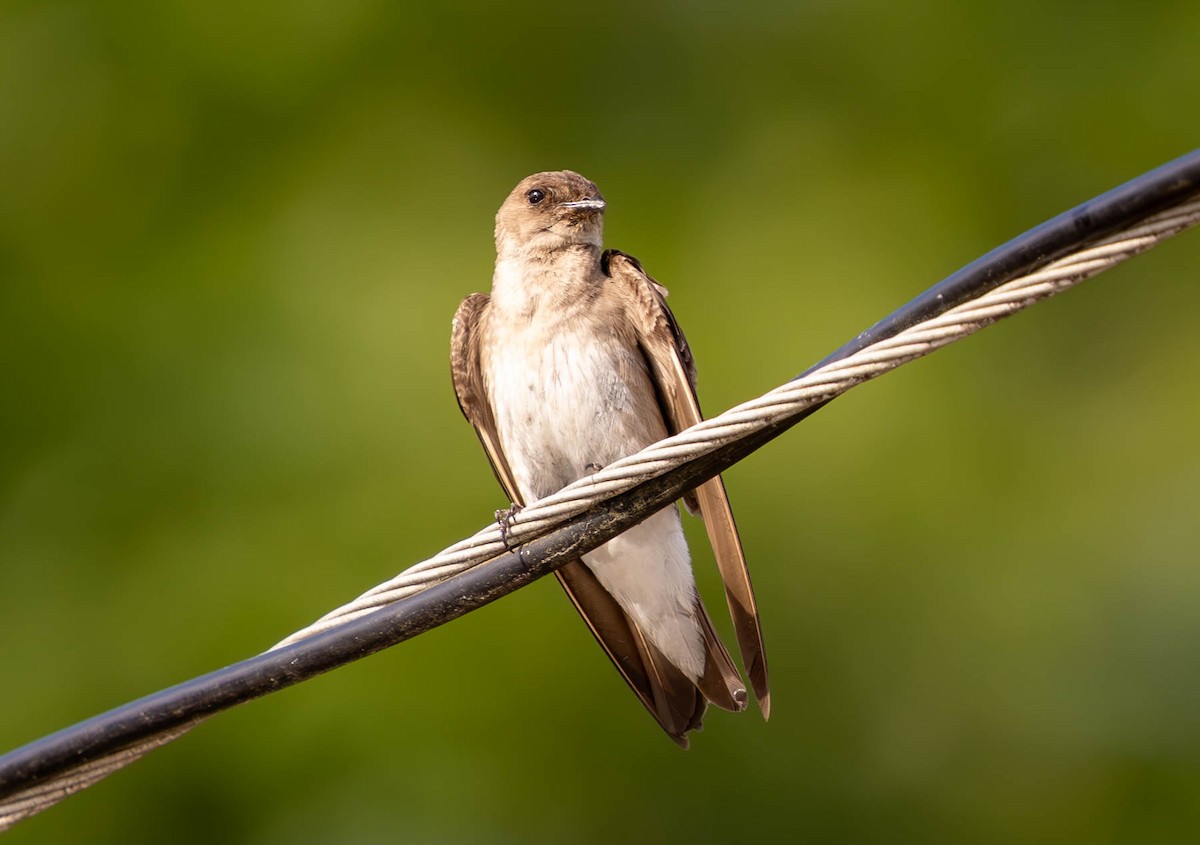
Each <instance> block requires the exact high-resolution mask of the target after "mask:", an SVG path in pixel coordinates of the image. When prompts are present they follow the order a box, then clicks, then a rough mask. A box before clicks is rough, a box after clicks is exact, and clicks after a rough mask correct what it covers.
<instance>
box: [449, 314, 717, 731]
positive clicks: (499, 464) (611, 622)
mask: <svg viewBox="0 0 1200 845" xmlns="http://www.w3.org/2000/svg"><path fill="white" fill-rule="evenodd" d="M489 301H490V297H488V296H487V294H482V293H475V294H472V295H471V296H468V297H467V298H466V299H464V300H463V301H462V304H461V305H459V307H458V311H457V312H455V314H454V323H453V330H452V333H451V340H450V374H451V377H452V379H453V381H454V392H455V395H456V396H457V397H458V406H459V408H460V409H461V410H462V412H463V416H464V417H466V418H467V421H468V422H469V423H471V425H472V426H473V427H474V428H475V433H476V434H477V435H478V436H479V442H480V443H482V444H483V450H484V452H485V453H486V454H487V457H488V461H490V462H491V465H492V469H493V471H494V472H495V473H496V478H497V479H498V480H499V482H500V486H501V487H503V488H504V493H505V495H507V496H508V498H509V501H511V502H512V503H513V504H516V505H520V504H524V502H523V500H522V496H521V493H520V491H519V490H518V489H517V484H516V480H515V479H514V477H513V474H512V470H511V469H510V468H509V466H508V462H507V460H506V459H505V457H504V452H503V450H502V449H501V448H500V439H499V436H498V434H497V431H496V423H495V419H494V418H493V416H492V410H491V405H490V404H489V403H488V401H487V395H486V393H485V391H484V387H483V376H482V371H481V368H480V366H479V332H478V326H479V322H480V319H481V318H483V316H484V314H485V311H486V309H487V305H488V302H489ZM554 574H555V575H556V576H557V578H558V582H559V583H560V584H562V586H563V589H564V590H565V591H566V593H567V596H568V597H569V598H570V599H571V601H572V603H573V604H574V605H575V609H576V610H578V611H579V615H580V616H582V617H583V621H584V622H586V623H587V626H588V628H589V629H590V630H591V632H592V635H593V636H594V637H595V638H596V641H597V642H598V643H599V644H600V646H601V647H602V648H603V649H604V651H605V653H606V654H607V655H608V657H609V659H610V660H612V662H613V665H614V666H616V667H617V671H619V672H620V673H621V677H622V678H624V679H625V682H626V683H627V684H629V687H630V689H632V690H633V692H634V694H635V695H637V697H638V700H639V701H641V702H642V704H643V705H644V706H645V708H646V709H647V710H648V711H649V712H650V715H652V716H653V717H654V718H655V720H656V721H657V722H658V723H659V725H661V726H662V729H663V730H664V731H666V733H667V734H668V736H670V737H671V739H673V740H674V741H675V742H676V743H678V744H679V745H680V746H682V747H683V748H687V747H688V740H687V736H686V732H687V731H688V730H692V729H693V728H695V727H697V726H699V724H700V720H701V718H702V717H703V715H704V710H705V701H704V697H703V696H702V695H701V694H700V693H699V692H698V691H697V689H696V687H695V685H694V684H692V682H691V681H689V680H688V679H687V678H686V677H685V676H684V675H683V674H682V673H681V672H680V671H679V670H678V669H677V668H676V667H675V666H674V665H673V664H671V662H670V661H668V660H667V659H666V658H665V657H663V656H662V654H660V653H659V652H658V650H657V649H655V648H654V647H653V646H651V645H650V644H649V642H648V641H647V640H646V638H645V636H644V635H643V634H642V632H641V631H640V630H639V629H638V626H637V624H636V623H634V622H633V621H632V620H631V619H630V618H629V617H628V616H627V615H626V614H625V611H624V610H622V609H621V606H620V605H619V604H617V601H616V599H614V598H613V597H612V596H611V595H610V594H609V593H608V591H607V590H605V589H604V588H603V587H602V586H600V582H599V581H597V580H596V577H595V576H594V575H593V574H592V572H591V570H589V569H588V568H587V567H586V566H584V564H583V563H582V561H578V560H575V561H571V562H570V563H567V564H565V565H564V566H562V567H561V568H559V569H558V570H556V571H555V573H554ZM710 627H711V626H710Z"/></svg>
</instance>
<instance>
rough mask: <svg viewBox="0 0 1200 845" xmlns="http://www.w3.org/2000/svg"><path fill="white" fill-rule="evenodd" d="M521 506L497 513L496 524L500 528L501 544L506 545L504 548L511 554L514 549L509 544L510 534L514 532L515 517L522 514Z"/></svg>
mask: <svg viewBox="0 0 1200 845" xmlns="http://www.w3.org/2000/svg"><path fill="white" fill-rule="evenodd" d="M521 509H522V508H521V506H520V505H517V504H514V505H513V506H512V507H511V508H501V509H500V510H498V511H496V523H497V524H498V525H499V526H500V542H502V543H504V548H506V549H508V550H509V551H510V552H511V551H512V550H513V547H512V546H511V545H510V544H509V542H508V532H509V531H510V530H512V521H513V517H515V516H516V515H517V514H519V513H520V512H521Z"/></svg>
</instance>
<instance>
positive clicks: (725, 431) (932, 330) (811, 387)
mask: <svg viewBox="0 0 1200 845" xmlns="http://www.w3.org/2000/svg"><path fill="white" fill-rule="evenodd" d="M1198 222H1200V200H1194V201H1192V202H1190V203H1187V204H1186V205H1183V206H1179V207H1177V208H1174V209H1171V210H1169V211H1166V212H1163V213H1161V214H1158V215H1156V216H1155V217H1153V218H1151V219H1150V220H1147V221H1146V222H1145V223H1144V224H1143V225H1140V226H1137V227H1134V228H1132V229H1129V230H1127V231H1125V232H1121V233H1120V234H1117V235H1113V236H1110V237H1108V238H1105V239H1103V240H1101V241H1099V242H1097V243H1096V244H1094V245H1093V246H1091V247H1089V248H1087V249H1084V250H1082V251H1080V252H1078V253H1075V254H1073V255H1070V256H1067V257H1065V258H1061V259H1059V260H1058V261H1055V262H1053V263H1051V264H1049V265H1047V266H1046V267H1044V268H1042V269H1040V270H1038V271H1036V272H1034V273H1031V274H1029V275H1027V276H1023V277H1020V278H1017V279H1014V280H1012V281H1011V282H1008V283H1007V284H1004V285H1001V286H1000V287H997V288H995V289H993V290H992V291H990V292H989V293H986V294H984V295H983V296H981V297H979V298H978V299H976V300H973V301H971V302H968V303H965V304H963V305H960V306H958V307H957V308H953V309H951V310H949V311H947V312H946V313H945V314H942V315H941V316H939V317H935V318H933V319H931V320H927V321H925V322H923V323H919V324H918V325H916V326H913V327H912V328H909V329H906V330H904V331H902V332H900V333H899V334H897V335H895V336H893V337H890V338H887V339H884V340H881V341H879V342H877V343H874V344H872V345H870V346H868V347H866V348H865V349H863V350H862V351H860V352H857V353H855V354H853V355H850V356H848V357H846V358H843V359H841V360H839V361H834V362H832V363H829V364H827V365H825V366H822V367H820V368H819V369H816V370H814V371H813V372H811V373H809V374H807V375H805V376H802V377H800V378H798V379H796V380H794V381H790V382H787V383H786V384H783V385H781V386H780V387H777V388H775V389H774V390H772V391H770V392H769V393H766V394H764V395H763V396H760V397H759V398H757V399H752V400H751V401H749V402H745V403H743V404H741V405H738V406H736V407H734V408H731V409H729V410H728V411H726V412H725V413H723V414H721V415H719V416H716V417H713V418H711V419H708V420H705V421H704V422H702V423H700V424H698V425H695V426H692V427H691V428H689V429H687V430H686V431H682V432H680V433H679V434H677V435H675V436H673V437H668V438H667V439H665V440H661V441H659V442H658V443H655V444H653V445H651V446H648V447H647V448H645V449H643V450H642V451H640V452H638V453H636V454H633V455H630V456H629V457H627V458H623V459H622V460H619V461H617V462H615V463H613V464H610V465H609V466H607V467H605V468H604V469H602V470H600V471H599V472H597V473H595V474H593V475H589V476H587V477H585V478H581V479H579V480H578V481H576V482H574V483H573V484H570V485H568V486H566V487H564V488H563V489H562V490H560V491H559V492H557V493H554V494H553V495H550V496H547V497H546V498H544V499H539V500H538V501H536V502H533V503H531V504H530V505H528V506H527V507H526V508H524V509H523V510H521V511H520V512H519V513H517V515H516V516H514V517H513V518H512V519H511V520H510V522H509V525H508V528H507V532H506V533H507V544H508V546H515V545H520V544H522V543H525V542H528V541H529V540H532V539H534V538H536V537H539V536H542V535H543V534H545V533H546V531H547V530H548V529H550V528H552V527H554V526H555V525H556V524H558V523H560V522H562V521H563V520H564V519H567V518H570V517H572V516H575V515H576V514H579V513H583V512H584V511H586V510H588V509H590V508H592V507H595V506H596V505H597V504H599V503H600V502H602V501H604V500H605V499H608V498H611V497H612V496H614V495H617V494H619V493H622V492H624V491H626V490H629V489H632V488H633V487H636V486H637V485H638V484H641V483H642V482H644V481H646V480H647V479H649V478H651V477H653V476H655V475H659V474H661V473H663V472H665V471H667V470H669V469H672V468H674V467H676V466H679V465H680V464H682V463H684V462H686V461H689V460H693V459H695V458H697V457H699V456H701V455H705V454H707V453H709V452H712V451H714V450H716V449H718V448H720V447H721V446H723V445H725V444H727V443H729V442H731V441H733V440H737V439H739V438H742V437H746V436H748V435H750V434H752V433H754V432H757V431H760V430H762V429H764V428H766V427H767V426H769V425H773V424H775V423H777V422H779V421H780V420H781V419H784V418H787V417H790V416H793V415H795V414H797V413H799V412H801V411H804V410H806V409H808V408H812V407H814V406H816V405H820V404H822V403H824V402H828V401H829V400H830V399H833V398H834V397H836V396H839V395H841V394H842V393H845V392H846V391H847V390H849V389H850V388H852V387H854V386H855V385H857V384H861V383H862V382H864V381H868V380H870V379H873V378H876V377H877V376H880V375H883V374H884V373H886V372H888V371H889V370H894V369H895V368H896V367H898V366H900V365H901V364H905V363H907V362H909V361H914V360H916V359H917V358H922V357H924V356H925V355H928V354H929V353H931V352H933V351H934V350H936V349H940V348H942V347H943V346H946V345H948V344H950V343H953V342H954V341H956V340H961V339H962V338H964V337H967V336H968V335H971V334H974V333H975V332H977V331H979V330H980V329H982V328H984V327H985V326H987V325H990V324H991V323H994V322H995V321H997V320H999V319H1001V318H1003V317H1007V316H1009V315H1010V314H1014V313H1016V312H1017V311H1020V310H1022V309H1024V308H1028V307H1029V306H1031V305H1033V304H1035V303H1037V302H1041V301H1042V300H1044V299H1048V298H1049V297H1051V296H1054V295H1055V294H1057V293H1059V292H1060V291H1063V290H1066V289H1067V288H1069V287H1071V286H1073V285H1075V284H1078V283H1079V282H1082V281H1084V280H1085V279H1088V278H1091V277H1092V276H1095V275H1096V274H1097V273H1101V272H1103V271H1105V270H1107V269H1109V268H1110V267H1112V266H1114V265H1116V264H1119V263H1121V262H1122V261H1125V260H1127V259H1129V258H1132V257H1133V256H1135V255H1137V254H1138V253H1141V252H1144V251H1146V250H1147V249H1150V248H1151V247H1153V246H1154V245H1155V244H1157V243H1158V242H1159V241H1161V240H1163V239H1165V238H1169V237H1171V236H1173V235H1175V234H1177V233H1179V232H1181V231H1183V230H1184V229H1187V228H1189V227H1191V226H1195V225H1196V224H1197V223H1198ZM505 549H506V546H505V538H502V537H501V533H500V526H499V525H498V524H496V523H492V524H491V525H489V526H488V527H486V528H484V529H483V530H482V531H480V532H478V533H477V534H474V535H473V536H471V537H469V538H467V539H466V540H463V541H461V542H459V543H455V544H454V545H453V546H450V547H449V548H447V549H445V550H443V551H442V552H439V553H438V554H436V555H434V556H433V557H431V558H429V559H428V560H425V561H422V562H421V563H418V564H416V565H415V566H412V567H410V568H409V569H406V570H405V571H403V572H401V573H400V574H399V575H397V576H396V577H395V578H392V579H391V580H389V581H385V582H384V583H382V584H379V585H378V586H376V587H373V588H371V589H370V590H368V591H367V592H365V593H363V594H362V595H361V596H359V597H358V598H356V599H354V600H353V601H351V602H348V603H347V604H344V605H342V606H341V607H338V608H336V609H335V610H332V611H330V612H329V613H327V614H325V615H324V616H322V617H321V618H320V619H318V620H317V621H316V622H314V623H313V624H311V625H309V626H308V627H306V628H304V629H302V630H300V631H297V632H296V633H294V634H292V635H291V636H289V637H287V638H286V639H284V640H282V641H280V642H279V643H278V644H277V645H276V646H275V648H279V647H281V646H285V645H290V644H292V643H296V642H300V641H301V640H304V639H306V638H307V637H311V636H312V635H314V634H318V633H321V632H323V631H328V630H331V629H332V628H335V627H337V626H338V625H340V624H342V623H344V622H347V621H349V620H351V619H357V618H360V617H362V616H363V615H365V614H367V613H370V612H372V611H374V610H377V609H379V608H381V607H385V606H386V605H389V604H391V603H393V602H395V601H398V600H400V599H402V598H405V597H407V596H411V595H413V594H415V593H418V592H420V591H422V590H424V589H427V588H428V587H429V586H431V585H433V584H437V583H439V582H441V581H444V580H446V579H447V578H452V577H454V576H456V575H458V574H460V573H462V572H464V571H466V570H468V569H470V568H472V567H475V566H479V565H481V564H483V563H486V562H487V561H488V560H491V559H492V558H494V557H495V556H496V555H497V554H499V553H501V552H503V551H504V550H505Z"/></svg>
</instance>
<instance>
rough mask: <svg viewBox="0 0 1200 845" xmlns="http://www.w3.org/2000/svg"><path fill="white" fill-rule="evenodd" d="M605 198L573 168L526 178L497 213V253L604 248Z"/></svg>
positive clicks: (536, 174)
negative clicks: (590, 247)
mask: <svg viewBox="0 0 1200 845" xmlns="http://www.w3.org/2000/svg"><path fill="white" fill-rule="evenodd" d="M603 230H604V197H602V196H600V190H599V189H598V188H597V187H596V185H595V183H593V182H591V181H590V180H588V179H585V178H584V177H582V176H580V175H579V174H578V173H576V172H574V171H572V170H554V171H549V172H546V173H535V174H533V175H532V176H527V177H526V178H524V179H522V180H521V182H520V184H518V185H517V187H515V188H513V191H512V193H511V194H509V195H508V199H506V200H505V201H504V204H503V205H502V206H500V210H499V211H498V212H496V250H497V251H498V252H500V253H502V254H504V253H508V254H514V253H526V254H528V253H530V252H556V251H558V250H561V249H564V248H569V247H574V246H592V247H595V248H596V249H599V248H600V243H601V235H602V234H603Z"/></svg>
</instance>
